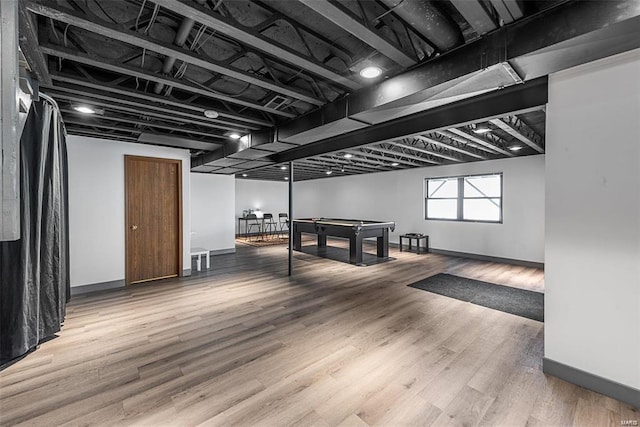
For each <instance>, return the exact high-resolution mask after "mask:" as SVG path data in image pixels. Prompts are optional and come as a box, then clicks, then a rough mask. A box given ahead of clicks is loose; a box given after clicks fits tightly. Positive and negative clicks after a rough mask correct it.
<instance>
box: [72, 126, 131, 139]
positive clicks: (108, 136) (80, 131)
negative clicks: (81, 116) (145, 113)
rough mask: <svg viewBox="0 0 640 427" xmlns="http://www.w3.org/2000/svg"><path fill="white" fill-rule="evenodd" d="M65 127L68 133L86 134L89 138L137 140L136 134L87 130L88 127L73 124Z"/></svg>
mask: <svg viewBox="0 0 640 427" xmlns="http://www.w3.org/2000/svg"><path fill="white" fill-rule="evenodd" d="M66 129H67V133H68V134H69V135H77V136H87V137H90V138H104V139H113V140H116V141H124V142H138V137H136V136H128V135H122V134H114V133H108V132H97V131H95V130H88V129H83V128H78V127H75V126H66Z"/></svg>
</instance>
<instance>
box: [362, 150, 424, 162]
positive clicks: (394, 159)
mask: <svg viewBox="0 0 640 427" xmlns="http://www.w3.org/2000/svg"><path fill="white" fill-rule="evenodd" d="M366 150H370V151H377V152H379V153H383V151H381V150H380V149H375V148H374V147H362V148H360V149H359V150H356V151H353V153H357V154H358V156H363V157H367V158H369V159H376V160H381V161H382V162H386V163H387V164H389V165H390V164H391V163H394V162H395V163H401V164H403V165H408V166H421V164H420V163H415V162H411V161H409V160H405V159H401V158H398V157H388V156H382V155H380V154H375V153H371V152H369V151H366ZM396 155H397V154H396ZM362 160H363V161H364V159H362ZM425 163H426V162H425ZM378 164H380V162H378Z"/></svg>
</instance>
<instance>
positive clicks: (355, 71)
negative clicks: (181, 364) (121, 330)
mask: <svg viewBox="0 0 640 427" xmlns="http://www.w3.org/2000/svg"><path fill="white" fill-rule="evenodd" d="M563 3H565V2H562V1H526V2H520V1H516V0H491V1H485V0H448V1H444V0H442V1H428V0H379V1H377V0H339V1H338V0H263V1H247V0H177V1H176V0H148V1H147V0H57V1H53V0H33V1H32V0H28V1H23V0H21V1H20V6H21V11H20V13H21V30H20V31H21V48H22V50H23V52H24V53H25V55H26V57H27V59H28V60H29V63H30V67H31V69H32V71H33V72H34V74H35V76H36V77H37V78H38V80H39V81H40V84H41V87H42V90H43V91H44V92H47V93H48V94H50V95H52V96H53V97H54V99H56V101H57V102H58V104H59V105H60V108H61V110H62V112H63V117H64V120H65V123H66V128H67V131H68V133H69V134H72V135H86V136H94V137H100V138H108V139H116V140H120V141H129V142H137V143H144V144H157V145H168V146H175V147H181V148H188V149H190V150H191V152H192V156H193V158H194V163H193V166H194V167H193V170H194V171H198V172H206V173H224V174H236V175H237V176H238V177H242V175H243V174H246V175H247V178H260V179H274V180H275V179H277V180H282V179H283V175H284V174H283V172H284V170H283V169H281V167H282V165H280V164H277V154H278V153H283V152H286V151H287V150H292V149H294V148H296V147H300V146H304V145H305V144H309V143H317V142H318V141H322V140H323V138H326V137H328V136H332V135H337V134H344V133H347V132H350V131H352V130H355V129H361V128H363V127H366V126H370V125H372V124H374V123H379V122H381V121H385V120H388V118H389V117H396V116H397V117H402V116H403V115H407V114H411V113H413V112H414V111H419V110H421V109H427V108H432V107H433V106H437V105H439V104H441V103H443V102H451V101H454V100H456V99H462V98H464V97H468V96H472V95H474V94H475V93H483V92H486V91H487V90H492V89H496V88H499V87H502V85H504V84H505V83H504V82H505V81H506V82H507V84H509V85H511V84H516V83H522V81H523V80H524V79H521V77H524V76H522V75H520V76H518V74H519V70H517V69H516V70H515V71H514V70H513V69H512V68H511V67H510V65H509V63H508V62H507V61H506V60H505V59H503V60H502V63H500V62H499V61H498V62H497V63H496V65H495V66H492V65H491V63H489V62H487V66H486V67H483V64H482V60H480V61H479V63H478V64H473V67H474V68H477V69H478V70H479V71H478V73H476V74H474V75H471V74H469V75H468V76H465V78H462V79H461V78H458V79H457V80H456V79H454V80H452V81H453V82H454V83H453V84H449V85H448V86H447V87H446V88H444V87H442V86H436V85H434V86H433V88H432V89H433V90H432V91H431V92H430V91H429V90H428V89H429V87H427V88H424V87H421V88H420V91H416V92H415V94H412V95H411V96H405V97H404V98H403V99H400V100H397V101H394V102H391V103H389V104H388V106H390V107H389V108H387V107H388V106H385V108H384V109H381V108H379V107H376V108H369V106H367V108H366V109H364V110H362V111H357V113H358V114H350V113H351V112H353V111H354V110H353V109H354V108H355V107H357V105H355V104H354V103H353V102H352V103H351V104H349V100H351V99H352V98H351V96H352V95H354V94H361V95H360V98H366V97H369V101H371V106H373V105H375V97H376V96H382V95H384V94H382V95H380V94H378V93H377V92H376V90H378V89H377V88H378V87H380V88H381V89H380V90H382V88H384V85H382V83H384V82H394V81H396V80H398V79H395V80H394V79H393V78H394V77H395V76H400V77H399V79H400V78H402V76H404V75H407V76H410V77H411V78H413V79H427V77H424V76H423V77H419V74H417V73H416V72H413V71H412V70H419V67H420V66H421V65H422V64H426V63H433V64H438V61H439V59H440V57H445V56H448V57H451V56H452V55H453V56H455V55H456V53H455V52H458V51H460V47H461V46H466V45H471V44H474V43H475V45H477V44H478V42H482V40H483V39H484V37H485V36H486V35H491V34H495V33H497V32H499V30H500V29H501V28H502V27H509V26H510V25H514V24H516V25H517V24H518V23H519V22H526V21H527V20H533V19H536V17H537V16H539V15H540V14H541V13H544V10H549V9H552V8H554V7H555V6H556V5H558V4H563ZM624 3H625V4H626V3H629V2H624ZM628 8H629V7H627V9H628ZM541 11H542V12H541ZM634 13H635V11H634ZM449 52H453V53H452V55H447V54H448V53H449ZM480 58H481V56H480ZM367 65H376V66H378V67H379V68H381V69H382V75H381V76H380V77H378V78H375V79H365V78H363V77H361V76H360V74H359V71H360V70H361V69H362V68H363V67H365V66H367ZM486 70H489V71H490V72H486V73H482V71H486ZM412 72H413V74H411V73H412ZM439 72H440V73H443V74H444V73H446V72H447V71H446V69H442V70H440V71H439ZM403 73H404V74H403ZM520 74H522V72H521V71H520ZM415 76H418V77H415ZM429 78H430V77H429ZM400 81H401V80H400ZM414 83H415V81H414V82H411V81H409V82H404V83H403V84H404V85H405V86H412V85H414ZM387 86H388V85H387ZM418 86H419V85H418ZM436 89H437V90H436ZM385 90H386V89H385ZM447 91H449V92H447ZM436 92H437V93H436ZM443 93H445V94H446V95H443ZM404 95H406V94H404ZM404 95H403V96H404ZM372 97H373V98H372ZM360 98H353V99H354V100H358V99H360ZM81 105H86V106H89V107H91V108H93V109H94V110H96V114H93V115H86V114H82V113H79V112H77V111H75V110H74V108H75V107H78V106H81ZM334 105H335V106H336V107H335V108H336V111H337V110H339V109H340V108H343V107H344V109H345V110H348V109H351V111H346V113H344V117H342V118H341V119H339V120H335V121H334V122H331V121H330V120H329V119H328V118H327V117H328V115H330V113H331V111H333V110H332V109H333V108H334V107H333V106H334ZM363 108H364V107H363ZM205 111H209V114H210V115H212V117H206V116H205ZM314 114H315V116H314ZM318 115H321V116H322V117H321V123H318V126H317V127H314V126H315V125H309V123H315V122H314V120H315V119H314V117H316V116H318ZM298 121H301V123H304V122H305V121H306V122H307V123H304V125H303V126H297V123H298ZM480 127H487V128H491V132H488V133H486V134H478V133H476V132H474V131H475V130H477V129H478V128H480ZM232 134H236V136H245V135H247V138H246V139H242V140H240V141H238V140H235V139H232V138H231V136H232ZM264 135H266V138H267V139H268V141H267V142H268V143H263V142H264V138H265V136H264ZM258 141H260V143H259V142H258ZM516 145H517V146H522V149H521V150H518V151H512V150H510V148H513V147H514V146H516ZM539 152H544V110H543V109H542V108H538V109H533V110H531V111H526V112H520V113H517V114H516V113H513V114H510V113H508V112H505V114H504V116H503V117H495V118H493V119H492V121H489V122H483V121H479V122H477V123H465V124H464V125H463V126H457V127H452V128H450V129H441V130H439V131H436V132H432V131H430V132H425V133H424V134H417V135H413V136H411V137H407V138H401V139H398V140H397V141H384V142H380V143H377V144H370V145H367V146H366V147H360V148H357V147H354V148H352V149H350V150H341V151H337V152H332V153H326V154H324V155H322V156H313V157H311V158H309V159H306V160H304V161H301V162H300V165H299V166H300V167H299V171H297V174H296V177H295V178H296V179H312V178H319V177H327V176H331V175H333V176H336V175H338V174H355V173H368V172H376V171H383V170H392V169H396V168H404V167H418V166H426V165H430V164H443V163H455V162H463V161H473V160H482V159H485V158H486V159H490V158H498V157H509V156H515V155H528V154H536V153H539ZM347 153H349V154H352V155H353V156H352V157H350V158H345V157H344V156H345V154H347ZM347 157H349V156H347ZM395 163H397V165H394V166H391V165H392V164H395ZM328 171H331V175H329V174H327V172H328ZM334 174H335V175H334Z"/></svg>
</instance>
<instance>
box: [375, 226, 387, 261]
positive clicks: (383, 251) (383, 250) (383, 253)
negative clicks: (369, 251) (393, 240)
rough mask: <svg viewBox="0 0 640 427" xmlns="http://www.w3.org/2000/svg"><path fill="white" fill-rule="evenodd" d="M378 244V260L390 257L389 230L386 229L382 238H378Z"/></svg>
mask: <svg viewBox="0 0 640 427" xmlns="http://www.w3.org/2000/svg"><path fill="white" fill-rule="evenodd" d="M377 242H378V253H377V255H378V258H388V257H389V230H388V229H385V230H383V232H382V236H380V237H378V238H377Z"/></svg>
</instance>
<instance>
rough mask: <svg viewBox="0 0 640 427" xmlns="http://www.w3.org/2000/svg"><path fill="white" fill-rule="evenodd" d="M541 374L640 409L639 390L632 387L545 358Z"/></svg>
mask: <svg viewBox="0 0 640 427" xmlns="http://www.w3.org/2000/svg"><path fill="white" fill-rule="evenodd" d="M542 372H544V373H545V374H547V375H552V376H554V377H557V378H560V379H561V380H564V381H567V382H570V383H572V384H576V385H579V386H581V387H584V388H588V389H589V390H593V391H595V392H596V393H600V394H604V395H605V396H609V397H612V398H614V399H617V400H620V401H621V402H625V403H627V404H629V405H631V406H633V407H635V408H640V390H638V389H636V388H634V387H630V386H627V385H624V384H620V383H618V382H615V381H612V380H609V379H607V378H603V377H600V376H598V375H594V374H591V373H589V372H586V371H583V370H581V369H578V368H574V367H572V366H569V365H565V364H564V363H560V362H556V361H555V360H552V359H549V358H546V357H544V358H542Z"/></svg>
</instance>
